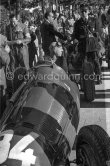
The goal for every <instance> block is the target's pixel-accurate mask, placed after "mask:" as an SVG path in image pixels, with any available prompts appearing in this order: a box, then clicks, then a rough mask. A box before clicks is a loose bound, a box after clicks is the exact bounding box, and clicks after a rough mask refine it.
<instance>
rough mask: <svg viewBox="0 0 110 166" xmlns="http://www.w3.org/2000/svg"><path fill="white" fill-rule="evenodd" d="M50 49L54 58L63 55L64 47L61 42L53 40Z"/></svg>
mask: <svg viewBox="0 0 110 166" xmlns="http://www.w3.org/2000/svg"><path fill="white" fill-rule="evenodd" d="M49 50H50V55H51V57H52V58H54V57H61V56H62V53H63V48H62V45H61V43H60V42H53V43H52V44H51V45H50V47H49Z"/></svg>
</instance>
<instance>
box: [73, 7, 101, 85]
mask: <svg viewBox="0 0 110 166" xmlns="http://www.w3.org/2000/svg"><path fill="white" fill-rule="evenodd" d="M88 14H89V11H88V8H87V6H86V5H83V4H82V5H80V15H81V18H80V19H79V20H77V21H76V22H75V25H74V32H73V39H77V40H78V42H79V45H78V51H79V54H80V62H79V63H81V64H79V65H80V66H81V65H82V61H84V59H85V56H86V55H87V57H88V58H91V56H92V59H93V61H94V65H95V70H96V71H95V73H96V74H97V75H99V76H100V74H101V68H100V64H99V60H98V58H97V57H96V51H88V53H87V52H86V49H87V48H86V47H87V38H88V37H89V35H90V34H91V35H92V33H91V32H90V26H89V23H88ZM92 36H93V35H92ZM93 44H94V43H93ZM90 49H91V50H92V48H90ZM99 79H100V77H98V80H97V84H100V83H101V81H100V80H99Z"/></svg>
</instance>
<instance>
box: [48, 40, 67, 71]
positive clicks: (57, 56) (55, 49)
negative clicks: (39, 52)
mask: <svg viewBox="0 0 110 166" xmlns="http://www.w3.org/2000/svg"><path fill="white" fill-rule="evenodd" d="M49 50H50V56H51V57H52V61H53V62H55V64H56V65H58V66H60V67H61V68H62V69H64V71H65V72H66V73H67V72H68V68H67V62H66V61H67V58H66V57H65V56H64V50H63V48H62V45H61V43H59V42H53V43H52V44H51V45H50V47H49Z"/></svg>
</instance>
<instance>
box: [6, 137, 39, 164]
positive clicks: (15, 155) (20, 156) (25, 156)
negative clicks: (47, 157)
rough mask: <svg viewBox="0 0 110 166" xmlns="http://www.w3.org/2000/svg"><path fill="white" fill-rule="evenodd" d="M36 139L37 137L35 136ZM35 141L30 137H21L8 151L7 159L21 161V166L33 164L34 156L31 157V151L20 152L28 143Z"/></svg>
mask: <svg viewBox="0 0 110 166" xmlns="http://www.w3.org/2000/svg"><path fill="white" fill-rule="evenodd" d="M37 137H38V136H37ZM34 140H35V138H33V137H32V136H31V135H27V136H25V137H23V138H22V139H21V140H20V141H19V142H18V143H17V144H16V145H15V146H14V147H13V148H12V149H11V151H10V154H9V158H10V159H16V160H20V161H22V166H30V165H31V164H35V162H36V156H34V155H33V150H32V149H27V150H26V151H25V152H22V151H23V150H24V149H25V148H26V147H27V146H28V145H29V144H30V143H32V142H33V141H34Z"/></svg>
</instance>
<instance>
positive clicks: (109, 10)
mask: <svg viewBox="0 0 110 166" xmlns="http://www.w3.org/2000/svg"><path fill="white" fill-rule="evenodd" d="M107 14H108V15H110V7H109V9H108V11H107Z"/></svg>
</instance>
